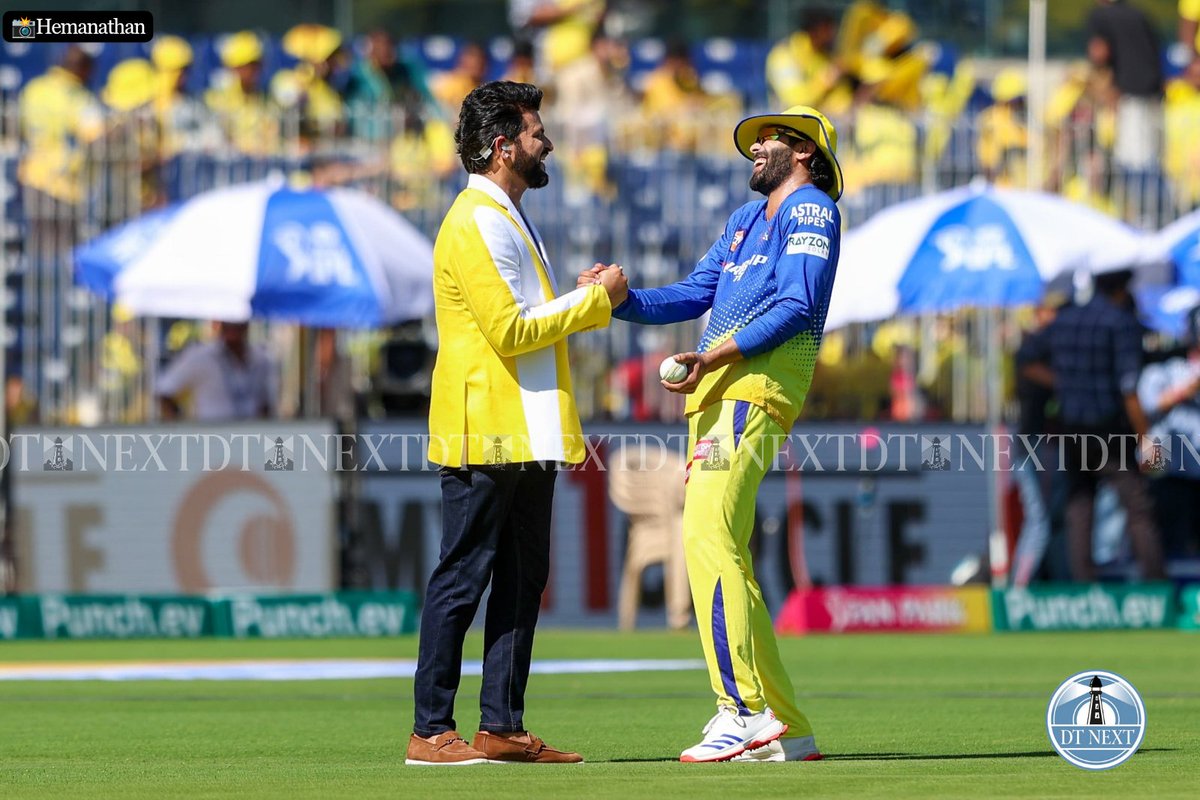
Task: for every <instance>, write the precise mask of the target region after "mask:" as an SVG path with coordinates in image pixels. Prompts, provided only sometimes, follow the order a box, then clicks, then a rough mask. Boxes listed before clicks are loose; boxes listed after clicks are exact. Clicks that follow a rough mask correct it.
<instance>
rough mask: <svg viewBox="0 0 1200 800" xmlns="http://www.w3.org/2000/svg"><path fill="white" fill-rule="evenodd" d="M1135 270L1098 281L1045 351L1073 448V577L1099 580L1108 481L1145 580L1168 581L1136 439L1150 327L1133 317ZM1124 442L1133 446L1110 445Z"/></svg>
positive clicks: (1050, 333)
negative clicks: (1099, 493)
mask: <svg viewBox="0 0 1200 800" xmlns="http://www.w3.org/2000/svg"><path fill="white" fill-rule="evenodd" d="M1132 278H1133V273H1132V272H1131V271H1129V270H1123V271H1120V272H1114V273H1107V274H1102V275H1097V276H1095V278H1094V283H1095V294H1094V296H1093V297H1092V299H1091V300H1090V301H1089V302H1087V303H1086V304H1084V305H1074V306H1068V307H1067V308H1064V309H1063V310H1061V311H1060V312H1059V313H1058V316H1057V317H1055V319H1054V321H1053V322H1052V323H1050V325H1049V327H1048V328H1047V333H1046V339H1045V342H1046V345H1045V350H1044V351H1043V352H1042V353H1041V354H1039V355H1040V357H1039V358H1038V359H1037V360H1040V361H1043V362H1046V363H1049V364H1050V368H1051V371H1052V373H1053V376H1054V385H1055V387H1056V388H1057V391H1058V399H1059V405H1060V408H1061V412H1062V425H1063V432H1064V433H1065V434H1068V435H1069V436H1073V437H1075V438H1071V439H1067V440H1066V445H1065V448H1064V449H1065V450H1066V453H1065V457H1066V463H1065V465H1064V466H1065V470H1066V474H1067V481H1068V487H1069V488H1068V493H1067V512H1066V515H1067V546H1068V551H1069V558H1070V564H1071V577H1072V578H1073V579H1074V580H1076V581H1082V582H1089V583H1090V582H1092V581H1094V580H1095V579H1096V568H1095V563H1094V561H1093V559H1092V530H1093V521H1094V516H1095V499H1096V486H1097V483H1098V482H1099V480H1100V479H1101V478H1103V479H1105V480H1106V481H1109V482H1110V483H1111V484H1112V485H1113V487H1114V488H1115V489H1116V491H1117V494H1118V496H1119V497H1120V499H1121V505H1122V506H1123V507H1124V508H1125V511H1126V514H1127V517H1128V521H1127V528H1126V530H1127V533H1128V534H1129V538H1130V540H1131V541H1132V544H1133V550H1134V553H1135V554H1136V556H1137V559H1138V561H1139V562H1140V565H1141V572H1142V577H1143V578H1145V579H1146V580H1157V579H1161V578H1163V577H1164V572H1163V561H1162V544H1161V542H1160V541H1159V531H1158V526H1157V525H1156V524H1155V521H1154V508H1153V504H1152V503H1151V500H1150V495H1149V492H1148V489H1147V486H1146V478H1145V476H1144V475H1143V474H1142V473H1141V471H1140V470H1141V468H1142V465H1141V463H1140V462H1141V459H1140V453H1139V450H1140V448H1139V447H1138V446H1136V445H1133V446H1131V445H1130V441H1129V438H1128V437H1130V435H1131V434H1136V435H1137V437H1139V438H1138V440H1137V441H1138V442H1143V441H1145V439H1144V437H1145V436H1146V433H1147V432H1148V423H1147V420H1146V414H1145V412H1144V411H1143V409H1142V405H1141V402H1140V401H1139V400H1138V394H1137V384H1138V377H1139V375H1140V373H1141V369H1142V327H1141V325H1140V323H1139V322H1138V320H1137V317H1136V316H1135V314H1134V310H1133V298H1132V295H1131V294H1130V291H1129V282H1130V281H1131V280H1132ZM1116 436H1124V437H1126V438H1125V439H1116V438H1110V437H1116Z"/></svg>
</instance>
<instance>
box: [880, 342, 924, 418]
mask: <svg viewBox="0 0 1200 800" xmlns="http://www.w3.org/2000/svg"><path fill="white" fill-rule="evenodd" d="M888 389H889V391H890V394H891V418H892V419H893V420H894V421H896V422H919V421H921V420H922V419H924V417H925V403H924V398H922V396H921V390H920V388H918V386H917V359H916V352H915V351H914V350H913V348H912V347H910V346H909V345H906V344H898V345H896V347H895V349H893V351H892V373H891V375H890V376H889V378H888Z"/></svg>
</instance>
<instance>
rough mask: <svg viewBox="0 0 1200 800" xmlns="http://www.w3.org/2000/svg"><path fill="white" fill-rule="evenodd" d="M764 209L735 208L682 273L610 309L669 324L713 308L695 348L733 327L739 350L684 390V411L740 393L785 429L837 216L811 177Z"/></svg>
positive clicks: (813, 353) (824, 287) (808, 375)
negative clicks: (769, 211)
mask: <svg viewBox="0 0 1200 800" xmlns="http://www.w3.org/2000/svg"><path fill="white" fill-rule="evenodd" d="M766 208H767V202H766V200H760V201H757V202H753V203H747V204H746V205H744V206H742V207H741V208H739V209H738V210H737V211H735V212H734V213H733V215H732V216H731V217H730V218H729V222H728V223H727V224H726V226H725V232H724V233H723V234H722V235H721V238H720V239H718V240H717V241H716V243H715V244H714V245H713V246H712V247H711V248H710V249H709V251H708V253H707V254H705V256H704V257H703V258H702V259H700V261H699V263H698V264H696V268H695V269H694V270H692V273H691V274H690V275H689V276H688V277H687V278H685V279H683V280H682V281H679V282H678V283H673V284H671V285H670V286H664V287H662V288H658V289H636V290H631V291H630V292H629V299H628V300H627V301H626V302H625V303H623V304H622V305H621V306H620V307H618V308H617V309H615V310H614V311H613V316H615V317H617V318H619V319H623V320H628V321H630V322H639V323H643V324H650V325H665V324H669V323H672V322H682V321H684V320H689V319H696V318H697V317H699V316H701V315H702V314H704V313H705V312H706V311H709V310H710V309H711V311H712V314H711V316H710V317H709V321H708V327H707V328H706V329H705V331H704V335H703V336H702V337H701V339H700V344H699V347H698V350H699V352H707V351H709V350H712V349H713V348H715V347H717V346H718V345H720V344H721V343H723V342H724V341H725V340H727V339H729V338H730V337H731V336H732V337H733V339H734V341H735V342H736V343H737V346H738V349H739V350H740V351H741V352H742V355H743V359H742V360H740V361H736V362H734V363H732V364H729V365H727V366H725V367H722V368H720V369H717V370H713V371H712V372H710V373H709V374H707V375H705V376H704V378H703V379H701V381H700V385H699V386H698V387H697V388H696V391H695V392H694V393H693V394H691V395H689V396H688V399H687V413H688V414H692V413H695V412H698V411H703V410H704V409H705V408H707V407H708V406H710V405H712V404H713V403H716V402H719V401H721V400H745V401H746V402H749V403H753V404H754V405H756V406H759V407H760V408H762V409H763V410H764V411H766V412H767V414H769V415H770V416H771V418H772V419H774V420H775V421H776V422H777V423H778V424H779V425H780V426H781V427H782V428H783V429H784V430H788V429H790V428H791V427H792V423H794V422H795V421H796V417H797V416H799V414H800V409H801V408H802V407H803V405H804V398H805V396H806V395H807V394H808V387H809V385H810V384H811V383H812V375H813V368H814V366H815V365H816V360H817V351H818V350H819V349H820V346H821V336H822V333H823V332H824V329H825V313H826V311H827V310H828V308H829V295H830V293H831V292H832V291H833V279H834V275H835V273H836V272H837V262H838V252H839V250H840V245H841V227H842V220H841V214H840V213H839V212H838V208H837V204H836V203H834V201H833V200H831V199H830V197H829V195H827V194H825V192H823V191H821V190H820V189H818V188H816V187H815V186H812V185H808V186H804V187H801V188H800V189H797V190H796V191H795V192H793V193H792V194H791V195H789V196H788V197H787V199H786V200H784V201H783V204H782V205H781V206H780V207H779V211H778V212H777V213H776V214H775V216H774V217H773V218H771V219H767V217H766Z"/></svg>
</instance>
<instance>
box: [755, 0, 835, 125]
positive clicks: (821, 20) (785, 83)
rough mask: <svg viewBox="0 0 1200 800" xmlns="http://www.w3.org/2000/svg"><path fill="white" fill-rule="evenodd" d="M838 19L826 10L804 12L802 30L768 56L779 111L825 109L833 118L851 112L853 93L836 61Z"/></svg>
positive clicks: (771, 83) (768, 71) (817, 9)
mask: <svg viewBox="0 0 1200 800" xmlns="http://www.w3.org/2000/svg"><path fill="white" fill-rule="evenodd" d="M836 41H837V19H836V18H835V17H834V15H833V13H832V12H830V11H829V10H827V9H823V8H810V9H808V10H806V11H805V12H804V21H803V23H802V25H801V29H800V30H798V31H796V32H795V33H793V34H792V35H791V36H789V37H788V38H786V39H784V40H783V41H781V42H779V43H777V44H776V45H775V46H774V47H772V48H771V52H770V53H768V54H767V82H768V83H769V84H770V86H771V92H772V94H773V95H774V101H773V104H774V105H775V106H776V107H779V108H789V107H791V106H796V105H806V106H814V107H816V108H821V109H824V111H825V113H826V114H828V115H829V116H831V117H840V116H842V115H844V114H846V113H847V112H848V111H849V110H850V103H851V101H852V100H853V97H854V95H853V91H852V89H851V86H850V82H849V81H848V80H847V77H846V75H845V74H844V73H843V72H842V69H841V67H840V66H839V65H838V63H837V61H836V60H835V58H834V44H835V43H836Z"/></svg>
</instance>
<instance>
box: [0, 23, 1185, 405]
mask: <svg viewBox="0 0 1200 800" xmlns="http://www.w3.org/2000/svg"><path fill="white" fill-rule="evenodd" d="M34 5H35V6H36V4H34ZM84 5H86V4H84ZM104 5H105V7H106V8H107V7H112V6H113V5H114V4H113V3H108V4H104ZM116 5H118V6H120V4H119V3H117V4H116ZM127 5H129V6H130V7H137V8H147V9H149V10H151V11H152V12H154V13H155V19H156V26H157V27H156V35H155V38H154V40H153V41H152V42H150V43H147V44H145V45H140V44H107V45H87V46H83V47H79V46H70V47H68V46H65V45H48V44H28V43H4V45H3V47H2V49H0V165H2V169H0V198H2V199H3V203H4V217H3V223H2V225H0V241H2V246H3V256H4V264H5V281H6V290H5V295H4V297H5V323H6V324H5V327H4V345H5V350H4V353H5V377H6V391H5V401H6V409H7V413H8V418H9V420H10V423H11V424H21V423H32V422H42V423H55V424H57V423H67V424H85V425H87V424H98V423H101V422H144V421H153V420H156V419H158V418H159V415H160V414H161V413H163V411H164V408H166V409H167V410H168V413H186V412H187V410H188V409H187V404H186V398H185V402H183V403H182V404H179V405H176V404H171V405H173V406H174V407H173V408H169V407H165V406H163V405H162V404H160V403H159V402H158V400H156V399H155V398H156V392H155V388H156V387H160V386H161V383H162V379H161V375H162V374H163V373H164V372H165V371H166V370H167V368H168V365H170V364H171V363H172V361H173V360H174V359H175V357H176V356H177V355H178V354H179V353H180V351H182V350H183V349H184V348H185V347H187V345H189V344H192V343H194V342H196V341H198V340H210V339H213V338H214V337H215V336H216V335H217V332H216V330H215V329H214V328H213V327H212V326H210V325H208V324H206V323H205V322H203V321H200V320H173V319H158V318H139V317H134V316H133V315H131V314H129V313H128V312H127V311H125V310H123V309H122V307H121V306H120V305H119V304H117V305H111V304H110V303H109V302H108V301H107V300H106V299H105V298H102V297H97V296H95V295H94V294H92V293H90V292H89V291H88V290H86V289H84V288H82V287H81V286H79V285H78V282H77V280H76V276H75V274H74V269H75V267H74V263H73V256H72V253H73V252H74V248H75V247H77V246H78V245H80V244H81V243H84V242H86V241H88V240H90V239H92V238H94V237H96V236H97V235H99V234H101V233H102V232H103V231H105V230H107V229H109V228H111V227H112V226H114V225H116V224H118V223H121V222H123V221H125V220H129V219H133V218H136V217H138V216H139V215H143V214H146V213H147V212H150V211H152V210H154V209H157V208H159V207H163V206H168V205H170V204H172V203H176V202H179V201H181V200H186V199H187V198H189V197H193V196H195V195H197V194H198V193H200V192H203V191H205V190H209V189H212V188H215V187H220V186H224V185H229V184H236V183H241V182H245V181H248V180H255V179H260V178H267V177H271V176H283V177H286V178H288V179H290V180H291V181H293V182H294V183H299V184H302V185H317V186H350V187H356V188H359V189H363V190H365V191H367V192H369V193H371V194H373V195H375V196H376V197H378V198H380V199H382V200H384V201H385V202H387V203H388V204H390V205H391V206H392V207H393V208H395V209H397V210H398V211H400V212H401V213H402V214H403V215H404V216H405V217H406V218H407V219H408V220H409V221H411V222H412V223H413V224H414V225H416V226H417V227H418V228H419V229H421V230H422V231H423V232H424V233H425V234H426V235H428V236H429V237H430V238H432V237H433V236H434V235H436V228H437V225H438V222H439V221H440V219H441V216H442V215H443V213H444V212H445V210H446V208H448V206H449V204H450V202H451V201H452V199H453V198H454V196H455V194H456V193H457V192H458V191H459V190H460V189H461V187H462V186H463V185H464V184H465V174H464V173H463V171H462V169H461V167H460V165H459V162H458V159H457V156H456V154H455V152H454V143H453V138H452V131H453V127H454V124H455V119H456V115H457V109H458V105H459V104H460V103H461V101H462V99H463V97H464V96H465V95H466V94H467V93H468V92H469V91H470V90H471V89H472V88H473V87H475V86H477V85H479V84H480V83H482V82H484V81H486V80H490V79H495V78H507V79H511V80H518V81H530V82H534V83H537V84H538V85H539V86H542V87H543V88H544V89H545V90H546V93H547V102H546V104H545V105H544V107H543V116H544V118H545V119H546V123H547V129H548V131H549V133H550V136H551V137H552V138H553V140H554V142H555V151H554V156H553V157H552V158H551V160H550V162H549V166H550V168H551V170H552V175H553V180H552V181H551V183H550V185H549V187H548V188H546V189H544V190H542V191H539V192H534V193H531V194H530V195H529V196H528V198H527V205H528V207H529V209H530V213H531V216H532V217H533V218H534V219H535V220H536V222H537V224H538V226H539V228H540V230H541V232H542V234H543V236H544V238H545V240H546V243H547V247H548V250H549V252H550V254H551V258H552V259H553V260H554V262H555V266H556V269H557V271H558V273H559V275H560V276H564V275H573V274H576V273H577V272H578V270H579V269H581V268H584V267H588V266H590V265H591V264H592V263H593V262H594V261H596V260H602V261H604V262H606V263H608V262H614V261H615V262H620V263H622V264H624V265H625V266H626V269H627V271H628V272H629V274H630V275H631V279H632V281H633V283H634V285H656V284H661V283H663V282H668V281H671V280H674V279H677V278H679V277H681V276H683V275H685V274H686V273H687V272H688V271H689V270H690V269H691V267H692V265H693V264H694V263H695V261H696V259H697V258H698V257H699V256H700V255H702V254H703V253H704V251H705V250H706V249H707V247H708V246H709V245H710V244H711V242H712V241H713V240H715V238H716V237H717V235H718V234H719V232H720V230H721V228H722V226H723V224H724V221H725V219H726V217H727V215H728V213H729V212H730V211H731V210H732V209H733V208H735V207H736V206H737V205H739V204H741V203H742V202H745V201H746V200H747V199H749V198H750V192H749V191H748V190H747V188H746V180H747V177H748V165H747V164H746V162H745V161H744V160H743V159H741V158H740V157H739V156H737V154H736V152H735V151H734V148H733V147H732V146H731V131H732V129H733V126H734V124H735V123H736V122H737V120H739V119H740V118H742V117H743V116H745V115H746V114H748V113H754V112H761V111H765V110H769V109H774V110H779V109H782V108H784V107H788V106H791V105H795V104H807V105H813V106H816V107H818V108H820V109H821V110H823V111H824V112H825V113H826V114H827V115H828V116H829V117H830V118H832V119H833V120H834V121H835V124H836V126H837V128H838V131H839V133H840V147H839V157H840V160H841V163H842V166H843V168H844V172H845V183H846V194H845V196H844V198H843V200H842V203H841V205H842V209H843V215H844V219H845V221H846V225H847V229H848V230H853V228H854V226H855V225H857V224H860V223H861V222H864V221H865V220H867V219H868V218H870V217H871V216H872V215H873V214H875V213H876V212H878V211H880V210H881V209H884V208H886V207H888V206H890V205H892V204H894V203H896V202H899V201H902V200H906V199H911V198H915V197H919V196H922V195H926V194H929V193H932V192H934V191H938V190H942V189H946V188H950V187H955V186H961V185H965V184H968V183H970V182H971V181H972V180H977V179H979V178H982V179H985V180H987V181H989V182H991V183H994V184H996V185H999V186H1012V187H1019V188H1038V189H1044V190H1046V191H1050V192H1054V193H1058V194H1061V195H1063V196H1066V197H1069V198H1071V199H1073V200H1075V201H1078V202H1080V203H1084V204H1087V205H1089V206H1091V207H1094V208H1096V209H1099V210H1100V211H1102V212H1104V213H1106V214H1109V215H1111V216H1112V217H1114V218H1116V219H1120V220H1123V221H1124V222H1126V223H1128V224H1130V225H1133V226H1136V227H1139V228H1142V229H1145V230H1155V229H1158V228H1161V227H1162V226H1164V225H1165V224H1167V223H1169V222H1170V221H1171V220H1173V219H1175V218H1177V217H1179V216H1181V215H1182V214H1184V213H1186V212H1188V211H1190V210H1192V209H1193V208H1194V207H1195V206H1196V205H1197V204H1198V203H1200V124H1197V123H1200V58H1198V57H1197V53H1196V43H1197V30H1196V29H1197V24H1196V20H1197V19H1200V8H1194V7H1193V6H1194V5H1196V4H1193V3H1190V2H1188V0H1184V1H1183V2H1179V3H1176V2H1175V0H1128V1H1127V2H1118V3H1110V2H1108V0H1055V2H1053V3H1050V4H1049V14H1050V16H1049V26H1048V41H1049V48H1050V58H1049V60H1048V61H1046V62H1045V64H1044V66H1043V65H1040V64H1039V67H1038V69H1039V74H1038V76H1037V80H1035V81H1031V80H1030V74H1029V69H1028V66H1027V63H1026V46H1027V45H1026V41H1025V36H1026V33H1027V31H1028V30H1029V26H1028V17H1027V14H1028V3H1025V2H1010V1H1009V0H910V1H909V2H899V1H898V0H893V1H892V2H874V1H872V0H855V1H854V2H850V1H849V0H829V2H822V3H819V4H818V3H815V2H802V1H801V0H772V1H771V2H764V3H752V2H728V3H706V2H702V1H701V0H692V2H665V1H659V2H656V1H655V0H609V2H605V0H510V2H508V3H502V2H491V3H484V2H475V3H466V2H444V3H434V2H423V3H422V2H416V1H415V0H411V1H410V2H403V3H392V4H386V3H370V2H350V1H349V0H347V1H346V2H310V3H307V4H304V3H302V4H301V5H300V6H299V7H297V8H293V7H291V6H287V7H285V6H284V5H283V4H279V5H278V7H275V6H272V5H271V4H261V6H257V7H256V8H254V9H238V8H235V7H234V4H229V3H224V4H223V3H216V4H213V3H206V4H203V5H204V6H205V8H206V9H207V10H200V9H199V8H196V7H191V4H172V3H165V2H158V3H149V4H144V3H133V4H127ZM196 5H197V6H199V5H200V4H196ZM272 9H273V10H272ZM218 12H220V13H219V14H218ZM218 17H219V19H218ZM297 19H304V20H306V21H304V22H301V23H299V24H293V23H294V22H295V21H296V20H297ZM241 21H244V23H245V24H246V25H248V26H250V25H252V26H253V27H247V28H246V29H238V28H239V27H240V26H239V25H238V24H237V23H238V22H241ZM222 26H224V27H222ZM171 31H174V32H173V33H172V32H171ZM446 32H453V35H446ZM469 32H474V33H475V34H476V35H475V36H474V38H472V37H471V35H470V33H469ZM1031 105H1032V106H1036V112H1037V113H1034V114H1030V113H1029V111H1030V107H1031ZM1030 120H1034V121H1035V126H1034V129H1032V130H1031V129H1030V125H1029V122H1030ZM212 235H213V236H214V237H219V236H220V235H221V231H219V230H214V231H213V232H212ZM1034 319H1035V313H1034V311H1033V309H1030V308H1017V309H1009V310H1005V311H1004V312H1003V314H1002V316H1001V334H1002V339H1003V342H1004V344H1005V358H1007V359H1010V360H1011V356H1012V354H1014V353H1015V352H1016V348H1017V344H1018V342H1019V341H1020V338H1021V335H1022V329H1023V328H1025V327H1028V326H1030V325H1032V324H1033V322H1034ZM984 327H986V326H985V325H983V324H982V322H981V318H980V317H979V316H978V315H977V314H975V313H974V312H973V311H972V310H970V309H967V310H961V311H955V312H954V313H940V314H925V315H920V316H916V317H909V318H901V319H892V320H885V321H881V322H872V323H866V324H855V325H850V326H848V327H846V328H843V329H840V330H838V331H834V332H831V333H830V334H829V335H828V336H827V339H826V343H825V346H824V348H823V349H822V353H821V361H820V365H819V367H818V371H817V375H816V379H815V381H814V385H813V390H812V394H811V396H810V398H809V402H808V404H807V406H806V410H805V414H806V418H808V419H842V420H846V419H854V420H869V419H891V420H899V421H919V420H950V419H953V420H956V421H980V420H983V419H984V418H985V417H986V416H987V414H988V396H987V392H988V390H987V383H988V382H987V380H986V379H985V378H986V370H987V358H986V357H985V352H984V350H985V347H986V341H985V340H986V336H985V331H984V330H983V329H984ZM698 332H699V329H698V327H696V326H693V325H680V326H672V327H671V328H669V329H665V330H636V329H631V328H630V327H628V326H614V327H612V328H611V329H608V330H605V331H603V332H598V333H594V334H588V335H585V336H583V337H581V338H580V341H579V342H578V344H577V346H575V347H574V349H573V351H572V356H573V359H574V365H573V369H574V372H573V375H574V381H575V385H576V387H577V392H578V399H579V406H580V409H581V412H582V413H583V414H584V416H585V417H586V418H591V419H616V420H632V421H674V420H678V419H680V415H681V411H682V404H681V403H679V402H678V400H677V398H675V397H674V396H673V395H668V394H667V393H665V392H661V391H659V389H658V378H657V365H658V363H659V361H660V360H661V359H662V357H663V356H665V355H667V354H670V353H674V352H679V351H683V350H690V349H692V348H693V347H694V343H695V341H696V340H697V338H698ZM228 335H229V334H228V332H223V333H222V336H226V337H227V336H228ZM244 335H246V334H245V332H239V333H238V334H236V336H235V338H239V339H240V338H241V337H242V336H244ZM248 339H249V340H250V341H252V342H253V343H254V345H255V347H259V348H261V349H263V350H264V352H266V353H268V355H269V358H270V359H271V360H270V366H269V367H267V368H264V369H265V370H266V371H269V372H270V373H271V374H270V376H269V380H268V379H267V378H264V379H263V380H264V382H265V383H266V384H267V385H269V386H270V391H271V393H272V395H273V396H272V397H271V398H270V400H271V402H270V403H269V404H268V405H265V406H262V408H264V409H265V408H268V407H269V408H270V409H271V414H272V415H273V416H275V415H277V416H281V417H284V418H286V417H292V416H318V415H320V416H337V417H341V418H353V417H361V416H394V415H404V414H410V415H419V414H421V413H422V412H423V411H424V404H425V402H426V392H427V388H428V376H429V370H430V368H431V364H432V360H433V353H434V351H435V349H436V342H435V341H434V337H433V332H432V326H431V325H430V320H428V319H414V320H407V321H402V322H400V323H399V324H396V325H393V326H391V327H389V328H386V329H382V330H369V331H361V330H358V331H356V330H334V329H315V328H308V327H302V326H297V325H293V324H287V323H281V322H269V323H268V322H262V321H255V322H252V324H251V326H250V330H249V332H248ZM1150 341H1154V340H1150ZM1171 344H1172V342H1171V340H1170V338H1169V337H1167V338H1165V339H1163V346H1164V347H1169V346H1171ZM1007 373H1008V374H1009V375H1011V370H1008V371H1007ZM1014 384H1015V382H1014V381H1013V380H1012V379H1011V377H1010V378H1009V379H1007V384H1006V385H1005V387H1004V397H1005V398H1006V399H1007V403H1006V408H1008V409H1010V410H1012V411H1013V412H1014V414H1015V412H1016V409H1017V404H1016V394H1015V391H1014ZM162 393H163V392H161V391H159V392H158V394H162Z"/></svg>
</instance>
